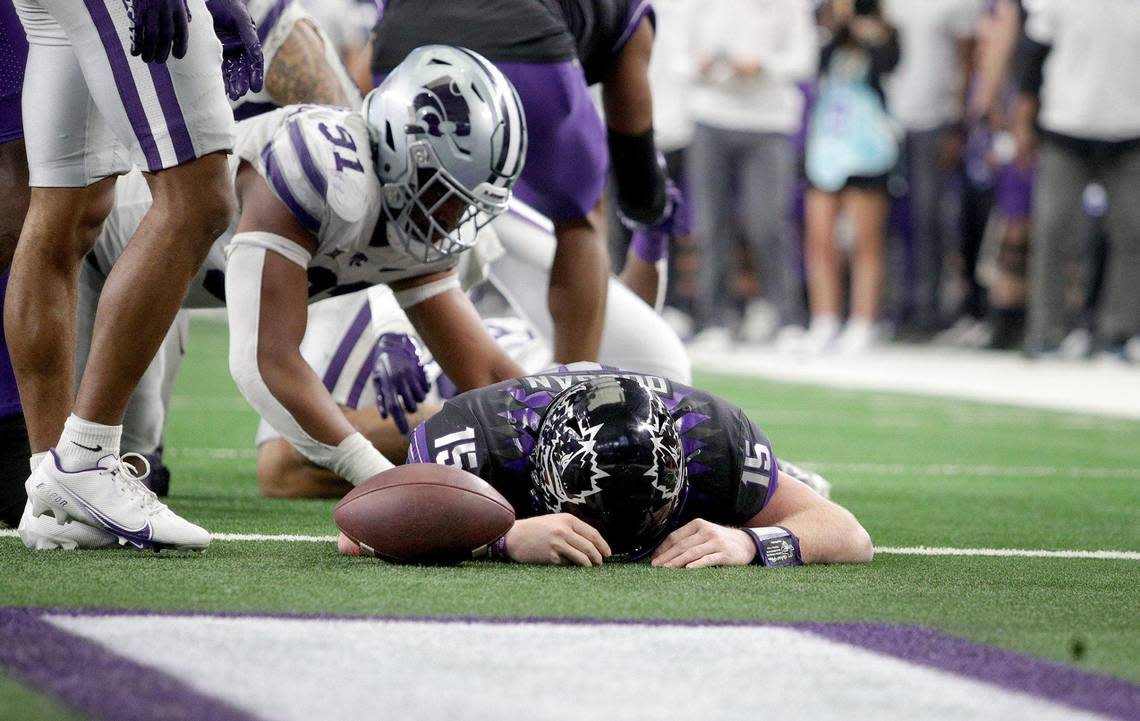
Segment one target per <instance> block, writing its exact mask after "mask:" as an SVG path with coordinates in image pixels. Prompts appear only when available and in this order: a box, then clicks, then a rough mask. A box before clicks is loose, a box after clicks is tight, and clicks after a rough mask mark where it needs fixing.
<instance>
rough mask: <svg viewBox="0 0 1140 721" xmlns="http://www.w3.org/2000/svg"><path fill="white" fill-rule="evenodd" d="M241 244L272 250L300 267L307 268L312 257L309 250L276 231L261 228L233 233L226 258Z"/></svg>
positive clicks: (226, 251)
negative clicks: (269, 231) (268, 231)
mask: <svg viewBox="0 0 1140 721" xmlns="http://www.w3.org/2000/svg"><path fill="white" fill-rule="evenodd" d="M241 246H252V247H254V248H263V249H265V250H268V251H272V252H274V253H276V254H278V255H280V256H281V257H283V258H285V259H286V260H288V261H291V262H293V263H296V264H297V265H299V266H301V267H302V268H308V267H309V261H311V260H312V259H313V256H312V255H311V254H310V253H309V251H307V250H305V249H304V248H302V247H301V246H299V245H297V243H295V242H293V241H292V240H289V239H288V238H286V237H284V236H281V235H277V234H276V233H266V232H264V231H261V230H253V231H246V232H244V233H238V234H237V235H235V236H234V237H233V238H232V239H231V240H230V243H229V245H227V246H226V250H225V253H226V258H227V259H229V257H230V253H232V252H233V250H234V249H236V248H238V247H241Z"/></svg>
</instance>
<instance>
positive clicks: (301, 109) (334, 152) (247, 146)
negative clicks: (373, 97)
mask: <svg viewBox="0 0 1140 721" xmlns="http://www.w3.org/2000/svg"><path fill="white" fill-rule="evenodd" d="M247 122H248V123H249V124H250V125H248V126H244V125H243V126H242V127H241V128H239V138H238V143H237V145H236V152H237V153H238V154H239V155H240V157H241V159H242V160H244V161H246V162H248V163H250V164H251V165H253V166H254V168H256V170H257V171H258V173H259V174H260V175H261V176H262V177H263V178H265V181H266V183H267V184H268V185H269V187H270V189H271V190H272V191H273V194H274V195H276V196H277V198H278V199H279V200H281V202H282V203H283V204H284V205H285V207H287V208H288V209H289V212H290V213H292V214H293V217H294V218H296V219H297V222H299V223H300V224H301V225H302V226H303V227H304V228H305V229H306V230H308V231H309V232H311V233H312V234H313V235H314V236H316V237H317V239H318V243H319V245H320V250H321V251H322V252H324V251H328V250H332V249H333V248H335V247H340V246H342V245H347V244H351V242H352V241H353V240H354V239H356V238H357V237H359V236H361V235H363V234H365V233H366V228H365V226H366V225H367V226H371V225H374V224H375V215H376V212H377V209H378V207H379V196H380V189H379V181H378V180H377V179H376V178H375V176H374V175H373V173H372V171H373V168H372V158H371V149H370V146H369V140H368V131H367V127H366V124H365V122H364V119H363V118H361V117H360V116H359V114H357V113H353V112H351V111H348V110H341V109H337V108H329V107H324V106H312V105H310V106H305V105H301V106H288V107H285V108H282V109H280V110H277V111H274V112H272V113H267V114H265V115H261V116H258V117H257V118H253V119H252V120H250V121H247Z"/></svg>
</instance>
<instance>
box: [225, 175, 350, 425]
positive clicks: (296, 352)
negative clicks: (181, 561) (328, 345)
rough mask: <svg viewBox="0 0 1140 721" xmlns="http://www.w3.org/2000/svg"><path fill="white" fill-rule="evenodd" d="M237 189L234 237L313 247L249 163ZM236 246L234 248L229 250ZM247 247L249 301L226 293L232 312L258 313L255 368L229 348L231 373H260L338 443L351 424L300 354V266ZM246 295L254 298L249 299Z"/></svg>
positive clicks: (297, 414)
mask: <svg viewBox="0 0 1140 721" xmlns="http://www.w3.org/2000/svg"><path fill="white" fill-rule="evenodd" d="M237 192H238V199H239V202H240V205H241V208H242V212H241V217H240V219H239V221H238V227H237V235H240V234H242V233H265V234H269V235H272V236H276V237H277V238H280V239H281V240H282V241H284V242H286V243H292V244H294V245H295V246H296V248H297V250H299V251H300V252H302V253H304V254H307V255H312V253H313V252H314V251H315V250H316V248H317V241H316V238H314V237H313V235H312V234H311V233H310V232H309V231H307V230H306V229H305V228H304V227H302V226H301V224H300V223H299V222H298V221H297V220H296V218H294V216H293V214H292V213H291V212H290V211H289V209H288V208H287V207H285V205H284V203H282V202H281V201H280V200H279V199H278V198H277V196H275V195H274V194H273V191H272V190H270V188H269V185H268V184H267V183H266V181H265V179H264V178H262V177H261V176H260V175H259V174H258V173H257V172H256V171H255V170H254V169H253V167H252V166H250V165H248V164H244V165H243V166H242V167H241V169H240V170H239V172H238V178H237ZM243 250H244V249H243V248H239V249H237V250H236V251H235V254H236V253H242V252H243ZM253 252H261V253H262V254H263V255H264V265H263V267H262V270H261V283H260V291H259V297H258V298H256V299H252V298H249V297H248V295H247V294H244V293H235V294H230V293H228V292H227V308H228V311H229V313H230V315H231V317H234V316H244V315H248V314H253V313H256V314H257V318H258V321H257V338H256V344H257V349H256V367H254V368H249V367H247V364H244V363H242V362H241V359H240V358H237V357H234V355H233V354H232V353H231V358H232V359H233V361H232V363H233V367H232V370H233V371H234V373H235V379H237V381H238V384H239V386H242V385H243V382H244V384H248V383H250V382H253V381H252V379H250V378H249V377H248V376H249V375H251V374H256V375H259V376H260V378H261V380H262V381H263V382H264V383H265V386H266V387H267V388H268V390H269V392H270V393H271V394H272V395H273V398H275V399H276V400H277V402H279V403H280V404H281V405H282V406H284V408H285V409H286V411H288V413H289V414H290V415H291V416H292V417H293V418H294V419H295V420H296V422H297V424H298V425H300V427H301V428H302V429H304V431H305V432H306V433H308V434H309V435H310V436H311V437H312V438H314V439H315V440H317V441H319V442H321V443H326V444H329V445H333V446H335V445H338V444H339V443H340V442H341V441H343V440H344V439H345V438H347V437H348V436H349V435H351V434H352V433H353V432H354V430H353V428H352V425H351V424H350V423H349V422H348V419H347V418H345V417H344V413H342V412H341V410H340V408H339V406H337V404H336V403H335V402H334V401H333V399H332V397H331V396H330V395H329V393H328V390H327V389H326V388H325V387H324V385H323V384H322V383H321V381H320V379H319V378H318V377H317V374H316V373H315V372H314V371H313V369H312V368H311V367H310V366H309V364H308V363H306V362H305V359H304V358H302V357H301V351H300V346H301V339H302V338H303V337H304V335H305V325H306V319H307V314H308V287H309V285H308V276H307V274H306V272H305V268H303V267H302V266H301V265H298V263H297V262H295V261H294V260H292V259H287V258H286V257H285V256H283V255H281V254H280V253H278V252H273V251H253ZM234 260H236V258H231V262H233V261H234ZM243 274H244V273H240V272H235V271H232V270H231V272H229V273H227V286H229V285H230V284H231V283H233V282H236V280H237V279H238V276H239V275H243ZM227 290H228V287H227ZM253 300H256V301H257V302H256V304H254V303H251V302H250V301H253ZM243 390H244V388H243ZM247 396H248V394H247Z"/></svg>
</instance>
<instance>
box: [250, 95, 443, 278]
mask: <svg viewBox="0 0 1140 721" xmlns="http://www.w3.org/2000/svg"><path fill="white" fill-rule="evenodd" d="M234 153H235V155H237V156H238V157H239V158H240V159H242V160H245V161H246V162H248V163H250V164H251V165H252V166H253V167H254V168H255V169H256V170H257V172H258V173H259V174H260V175H261V176H262V177H263V178H265V181H266V183H267V184H268V185H269V187H270V188H271V189H272V191H273V193H274V194H275V195H276V196H277V197H278V198H279V199H280V200H281V202H282V203H283V204H284V205H285V206H286V207H287V208H288V209H289V211H290V212H291V213H292V214H293V217H294V218H296V219H297V222H299V223H300V224H301V225H302V226H304V227H305V228H306V229H307V230H308V231H309V232H311V233H312V234H313V235H314V236H315V237H316V239H317V243H318V247H317V252H316V254H315V255H314V256H313V258H312V260H310V261H309V286H310V287H309V294H310V300H317V299H319V298H323V297H328V296H330V295H340V294H343V293H345V292H350V291H352V290H359V289H362V288H365V287H368V286H372V285H377V284H379V283H385V284H386V283H390V282H392V281H395V280H401V279H404V278H413V277H416V276H420V275H426V274H428V273H434V272H438V271H441V270H447V269H449V268H452V267H454V266H455V265H456V263H457V262H458V258H457V257H455V256H452V257H450V258H445V259H443V260H440V261H436V262H434V263H423V262H422V261H420V260H418V259H416V258H415V257H413V256H411V255H410V254H408V253H407V252H406V251H405V250H404V248H403V246H402V245H400V243H399V241H398V240H397V239H395V238H394V237H393V236H392V234H391V233H388V232H386V231H385V227H386V225H385V222H384V220H383V219H382V217H381V206H380V198H381V187H382V186H381V183H380V180H379V178H378V177H377V175H376V169H375V167H374V163H373V154H372V147H371V138H370V137H369V133H368V126H367V124H366V123H365V120H364V117H363V116H361V115H360V113H358V112H355V111H351V110H345V109H341V108H331V107H325V106H312V105H306V106H293V107H288V108H281V109H280V110H275V111H273V112H271V113H266V114H264V115H260V116H258V117H256V118H251V119H250V120H248V121H246V122H245V123H243V124H242V127H241V128H240V129H239V133H238V142H237V145H236V147H235V148H234Z"/></svg>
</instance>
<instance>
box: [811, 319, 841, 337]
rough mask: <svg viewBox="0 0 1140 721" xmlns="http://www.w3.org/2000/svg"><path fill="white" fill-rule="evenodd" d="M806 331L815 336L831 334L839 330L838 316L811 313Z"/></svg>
mask: <svg viewBox="0 0 1140 721" xmlns="http://www.w3.org/2000/svg"><path fill="white" fill-rule="evenodd" d="M808 332H809V333H811V334H812V335H817V336H833V335H835V334H836V333H838V332H839V316H835V315H831V314H820V315H813V316H812V317H811V324H810V325H809V326H808Z"/></svg>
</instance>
